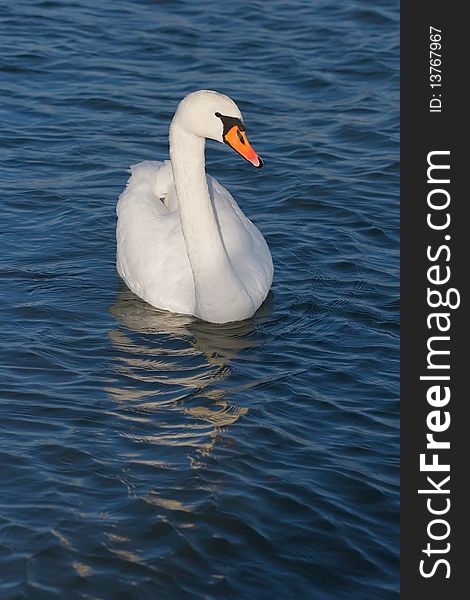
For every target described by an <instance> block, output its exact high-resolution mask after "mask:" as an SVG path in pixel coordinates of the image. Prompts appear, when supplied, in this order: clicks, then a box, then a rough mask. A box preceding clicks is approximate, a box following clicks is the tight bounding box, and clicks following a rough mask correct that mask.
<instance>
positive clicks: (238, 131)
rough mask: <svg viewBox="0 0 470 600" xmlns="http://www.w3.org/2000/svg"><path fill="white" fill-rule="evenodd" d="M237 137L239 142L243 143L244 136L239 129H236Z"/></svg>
mask: <svg viewBox="0 0 470 600" xmlns="http://www.w3.org/2000/svg"><path fill="white" fill-rule="evenodd" d="M237 137H238V139H239V140H240V142H241V143H242V144H243V145H245V138H244V137H243V136H242V134H241V133H240V130H239V129H237Z"/></svg>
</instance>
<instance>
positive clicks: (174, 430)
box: [107, 285, 270, 451]
mask: <svg viewBox="0 0 470 600" xmlns="http://www.w3.org/2000/svg"><path fill="white" fill-rule="evenodd" d="M110 313H111V314H112V315H113V316H114V317H115V318H116V319H117V320H118V322H119V324H120V326H119V327H117V328H116V329H114V330H112V331H111V332H110V333H109V336H110V339H111V342H112V344H113V348H114V351H115V356H114V360H113V363H114V365H113V366H114V372H115V377H114V378H113V383H112V384H111V385H110V386H108V387H107V392H108V393H109V394H110V396H111V397H112V398H113V400H114V401H116V402H117V403H119V405H120V406H121V407H122V408H125V409H131V411H129V410H126V418H128V419H131V420H135V421H136V422H137V421H139V422H142V419H143V420H144V421H146V420H147V419H148V418H149V417H150V416H151V415H152V414H155V413H159V416H160V417H161V418H160V419H158V420H155V419H153V420H152V431H151V432H149V431H148V430H146V431H145V434H144V433H143V432H140V433H139V434H138V435H139V436H140V437H139V441H145V442H152V443H157V444H159V445H165V446H182V445H183V446H192V447H197V448H198V449H199V450H202V451H204V450H205V451H208V450H209V449H210V448H211V447H212V446H213V444H214V441H215V439H216V438H217V436H218V432H219V431H220V429H221V428H224V427H227V426H229V425H232V424H233V423H235V422H236V421H237V420H238V419H239V418H240V416H242V415H244V414H245V413H246V412H247V410H248V409H247V408H245V407H240V406H237V405H236V404H234V403H233V402H230V401H229V400H228V399H227V397H226V396H227V390H226V389H224V386H223V382H224V381H225V380H226V379H227V377H228V376H229V375H230V373H231V366H230V365H231V361H233V359H234V358H235V357H238V359H240V360H241V359H242V358H243V353H244V352H246V351H247V350H249V349H252V348H255V347H256V346H259V345H260V344H261V343H262V340H261V337H262V336H261V335H260V334H258V333H257V327H258V326H259V324H260V323H262V322H263V321H264V320H265V319H266V317H267V316H268V315H269V313H270V302H269V300H268V302H266V303H265V304H264V305H263V307H262V308H261V310H260V311H258V313H257V315H256V318H254V319H250V320H247V321H242V322H236V323H228V324H224V325H214V324H211V323H206V322H203V321H200V320H197V319H195V318H194V317H191V316H187V315H178V314H172V313H169V312H165V311H160V310H158V309H156V308H154V307H152V306H150V305H149V304H147V303H145V302H143V301H142V300H140V299H139V298H138V297H137V296H135V295H134V294H133V293H132V292H131V291H129V290H128V289H127V288H126V287H125V286H124V285H121V287H120V289H119V291H118V294H117V297H116V301H115V302H114V304H113V305H112V306H111V307H110ZM129 412H131V413H132V414H129ZM139 429H140V428H139Z"/></svg>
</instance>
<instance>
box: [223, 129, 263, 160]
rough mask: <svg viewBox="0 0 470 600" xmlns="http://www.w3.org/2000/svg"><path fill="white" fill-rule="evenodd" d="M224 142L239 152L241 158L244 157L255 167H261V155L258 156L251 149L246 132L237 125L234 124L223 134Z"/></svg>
mask: <svg viewBox="0 0 470 600" xmlns="http://www.w3.org/2000/svg"><path fill="white" fill-rule="evenodd" d="M224 142H225V143H226V144H228V145H229V146H231V147H232V148H233V149H234V150H235V152H238V154H241V155H242V156H243V158H246V160H247V161H248V162H250V163H251V164H252V165H253V166H255V167H256V168H257V169H261V167H262V166H263V161H262V160H261V157H260V156H258V155H257V154H256V152H255V151H254V150H253V148H252V146H251V145H250V142H249V141H248V138H247V137H246V133H245V132H244V131H241V130H240V128H239V127H238V125H234V126H233V127H232V128H231V129H229V130H228V131H227V133H226V134H225V135H224Z"/></svg>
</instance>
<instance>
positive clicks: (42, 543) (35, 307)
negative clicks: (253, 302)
mask: <svg viewBox="0 0 470 600" xmlns="http://www.w3.org/2000/svg"><path fill="white" fill-rule="evenodd" d="M0 45H1V46H2V48H1V52H0V88H1V96H0V98H1V100H0V140H1V143H0V162H1V166H2V168H1V175H0V178H1V190H2V194H1V199H2V202H1V204H2V208H1V217H2V218H1V223H0V230H1V246H0V247H1V253H0V269H1V290H0V293H1V303H0V323H1V328H2V344H1V347H0V365H1V366H0V382H1V384H0V385H1V402H0V428H1V429H0V463H1V465H0V466H1V468H0V597H1V598H2V600H7V599H13V598H15V599H16V598H26V599H28V600H29V599H32V600H36V599H41V600H42V599H47V600H49V599H54V598H60V599H62V600H64V599H66V600H69V599H72V600H74V599H76V598H89V599H92V598H93V599H95V600H96V599H102V600H108V599H113V600H120V599H123V600H125V599H134V598H136V599H149V600H156V599H178V600H179V599H186V598H188V599H203V598H204V599H219V598H228V599H237V600H238V599H243V600H244V599H247V600H251V599H270V600H271V599H295V600H297V599H304V598H308V599H313V600H341V599H343V598H344V599H346V598H347V599H348V600H372V599H380V600H383V599H389V598H390V599H396V598H397V597H398V533H399V531H398V526H399V523H398V433H399V430H398V400H397V397H398V332H399V330H398V327H399V325H398V241H399V239H398V3H397V2H389V1H386V0H382V1H375V2H358V1H352V0H348V1H342V2H339V1H334V0H319V1H313V0H304V1H300V0H298V1H293V2H281V1H280V0H271V1H270V2H261V1H258V0H254V1H249V2H248V1H238V2H225V3H222V2H219V1H215V0H199V1H198V2H194V1H192V0H179V1H169V0H168V1H161V2H157V1H150V0H145V1H144V0H136V1H134V2H131V1H130V0H129V1H123V0H114V1H112V2H111V1H109V2H97V1H96V0H94V1H92V0H73V1H72V0H70V1H68V0H67V1H66V0H61V1H54V0H44V1H34V2H32V1H31V0H29V1H26V0H15V1H13V0H11V1H7V2H3V3H2V4H1V5H0ZM200 88H209V89H216V90H219V91H221V92H223V93H226V94H228V95H230V96H231V97H233V98H234V99H235V100H236V101H237V102H238V103H239V105H240V107H241V110H242V111H243V113H244V117H245V120H246V124H247V132H248V135H249V138H250V140H251V142H252V143H253V146H254V147H255V149H256V150H257V151H258V152H259V153H260V155H261V156H262V157H263V159H264V160H265V168H264V169H262V170H260V171H258V170H256V169H253V168H252V167H251V166H250V165H249V164H248V163H247V162H245V161H243V160H242V159H241V158H240V157H238V156H237V155H236V154H235V153H233V152H232V151H231V150H230V149H229V148H227V147H226V146H223V145H221V144H216V143H213V142H211V143H209V144H208V148H207V168H208V171H209V172H210V173H211V174H212V175H214V176H215V177H217V178H218V179H219V181H220V182H221V183H222V184H223V185H224V186H226V187H227V188H228V189H229V190H230V191H231V192H232V194H233V195H234V197H235V198H236V199H237V200H238V201H239V203H240V205H241V207H242V208H243V210H244V211H245V212H246V214H247V215H248V217H249V218H251V219H252V220H253V221H254V222H255V223H256V224H257V226H258V227H259V228H260V229H261V231H262V232H263V234H264V235H265V237H266V239H267V241H268V243H269V246H270V248H271V251H272V254H273V259H274V265H275V278H274V283H273V288H272V293H271V294H270V296H269V297H268V300H267V302H266V303H265V305H264V306H263V307H262V308H261V309H260V310H259V312H258V313H257V314H256V316H255V317H254V318H253V319H251V320H249V321H245V322H242V323H236V324H230V325H225V326H216V325H210V324H207V323H204V322H200V321H196V320H193V319H191V318H189V317H184V316H178V315H171V314H168V313H164V312H159V311H157V310H155V309H152V308H151V307H149V306H148V305H146V304H145V303H143V302H142V301H140V300H138V299H137V298H136V297H134V296H133V295H132V294H131V293H130V292H129V291H127V290H126V288H125V287H124V285H123V284H122V283H120V281H119V278H118V276H117V273H116V271H115V267H114V261H115V215H114V207H115V203H116V199H117V196H118V194H119V193H120V191H121V190H122V188H123V186H124V184H125V181H126V178H127V173H126V169H127V168H128V166H129V165H130V164H134V163H136V162H139V161H142V160H147V159H164V158H166V157H167V153H168V149H167V134H168V125H169V121H170V119H171V116H172V114H173V112H174V109H175V107H176V105H177V103H178V101H179V100H180V99H181V98H182V97H183V96H184V95H185V94H186V93H188V92H190V91H193V90H196V89H200Z"/></svg>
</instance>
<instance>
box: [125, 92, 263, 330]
mask: <svg viewBox="0 0 470 600" xmlns="http://www.w3.org/2000/svg"><path fill="white" fill-rule="evenodd" d="M206 139H212V140H216V141H218V142H223V143H225V144H228V145H229V146H231V147H232V148H233V149H234V150H236V152H238V153H239V154H241V156H243V157H244V158H245V159H246V160H248V161H249V162H250V163H251V164H252V165H253V166H255V167H257V168H261V167H262V166H263V162H262V160H261V158H260V157H259V156H258V154H257V153H256V152H255V151H254V149H253V148H252V146H251V145H250V143H249V142H248V139H247V137H246V131H245V124H244V122H243V117H242V114H241V112H240V110H239V108H238V106H237V105H236V104H235V102H234V101H233V100H232V99H230V98H229V97H228V96H225V95H223V94H220V93H219V92H214V91H211V90H200V91H197V92H193V93H191V94H189V95H187V96H186V97H185V98H183V99H182V100H181V102H180V103H179V105H178V107H177V109H176V112H175V115H174V117H173V119H172V121H171V124H170V135H169V141H170V160H165V161H164V162H158V161H144V162H141V163H139V164H137V165H134V166H132V167H131V170H130V172H131V176H130V178H129V180H128V182H127V184H126V187H125V189H124V191H123V192H122V194H121V195H120V196H119V200H118V203H117V207H116V212H117V216H118V220H117V227H116V241H117V260H116V267H117V271H118V273H119V275H120V276H121V278H122V279H123V280H124V282H125V283H126V285H127V287H128V288H129V289H130V290H131V291H132V292H133V293H134V294H136V295H137V296H139V297H140V298H142V299H143V300H145V301H146V302H148V303H149V304H151V305H152V306H154V307H156V308H160V309H164V310H167V311H170V312H173V313H181V314H187V315H193V316H195V317H198V318H199V319H202V320H204V321H209V322H212V323H228V322H231V321H242V320H244V319H247V318H249V317H251V316H253V315H254V313H255V312H256V310H257V309H258V308H259V307H260V306H261V304H262V303H263V301H264V300H265V298H266V296H267V294H268V292H269V289H270V287H271V283H272V278H273V263H272V258H271V253H270V251H269V248H268V246H267V244H266V241H265V239H264V238H263V236H262V234H261V233H260V232H259V230H258V229H257V227H255V225H253V223H252V222H251V221H250V220H249V219H248V218H247V217H246V216H245V215H244V214H243V212H242V210H241V209H240V207H239V206H238V204H237V203H236V202H235V200H234V199H233V197H232V196H231V194H230V193H229V192H228V191H227V190H226V189H225V188H224V187H223V186H222V185H221V184H220V183H219V182H218V181H217V180H216V179H214V178H213V177H211V176H209V175H206V172H205V156H204V149H205V141H206Z"/></svg>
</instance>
